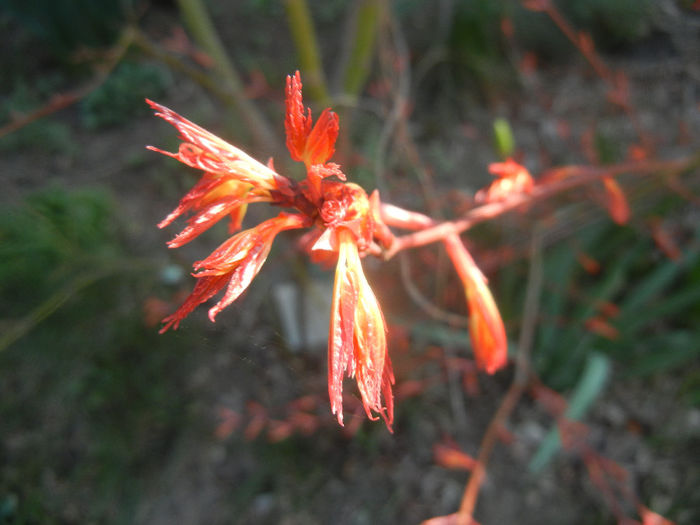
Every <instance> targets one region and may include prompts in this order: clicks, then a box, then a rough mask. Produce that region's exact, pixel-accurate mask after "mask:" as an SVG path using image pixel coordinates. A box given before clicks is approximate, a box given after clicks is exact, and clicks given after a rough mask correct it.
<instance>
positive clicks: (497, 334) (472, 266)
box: [444, 234, 508, 374]
mask: <svg viewBox="0 0 700 525" xmlns="http://www.w3.org/2000/svg"><path fill="white" fill-rule="evenodd" d="M444 243H445V247H446V249H447V254H448V255H449V257H450V259H451V260H452V264H454V266H455V269H456V270H457V273H458V274H459V277H460V279H461V280H462V284H463V286H464V290H465V292H466V296H467V306H468V307H469V334H470V336H471V341H472V346H473V348H474V355H475V356H476V362H477V365H478V366H479V368H482V369H484V370H486V371H487V372H488V373H489V374H493V373H494V372H495V371H496V370H498V369H499V368H502V367H504V366H505V365H506V363H507V361H508V342H507V340H506V332H505V327H504V326H503V320H502V319H501V314H500V312H499V311H498V307H497V306H496V303H495V301H494V300H493V296H492V295H491V291H490V290H489V288H488V286H487V284H486V277H484V275H483V274H482V273H481V270H479V268H478V267H477V266H476V263H475V262H474V259H472V257H471V255H470V254H469V252H468V251H467V249H466V248H465V246H464V244H463V243H462V240H461V239H460V238H459V236H458V235H456V234H452V235H448V236H447V237H446V238H445V239H444Z"/></svg>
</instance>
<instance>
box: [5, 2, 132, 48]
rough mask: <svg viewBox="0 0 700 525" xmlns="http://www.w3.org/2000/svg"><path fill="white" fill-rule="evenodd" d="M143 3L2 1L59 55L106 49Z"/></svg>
mask: <svg viewBox="0 0 700 525" xmlns="http://www.w3.org/2000/svg"><path fill="white" fill-rule="evenodd" d="M140 3H141V0H31V1H29V2H27V1H24V0H0V13H3V12H4V13H8V14H9V15H11V16H12V17H13V18H15V19H16V20H17V21H18V22H19V23H21V24H22V25H23V26H24V27H25V28H26V29H27V30H29V31H31V32H32V33H33V34H34V35H35V36H37V37H38V38H40V39H42V40H43V41H45V42H46V43H47V44H48V45H49V49H50V50H51V51H52V52H54V53H56V54H57V55H59V56H65V55H66V54H68V53H70V52H72V51H75V50H76V49H78V48H80V47H105V46H108V45H110V44H111V43H112V42H114V40H115V39H116V37H117V34H118V32H119V29H120V27H121V26H122V25H123V24H124V23H125V21H126V20H127V18H128V16H129V14H130V13H133V12H134V11H135V10H136V8H137V6H138V5H139V4H140Z"/></svg>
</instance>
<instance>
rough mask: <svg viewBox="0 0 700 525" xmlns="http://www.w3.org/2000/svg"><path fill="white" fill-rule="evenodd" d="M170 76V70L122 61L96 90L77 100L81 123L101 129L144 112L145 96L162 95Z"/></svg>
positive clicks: (145, 63) (155, 96)
mask: <svg viewBox="0 0 700 525" xmlns="http://www.w3.org/2000/svg"><path fill="white" fill-rule="evenodd" d="M171 81H172V79H171V76H170V74H169V72H168V71H167V70H166V69H164V68H162V67H160V66H157V65H154V64H151V63H147V62H143V63H141V62H122V63H121V64H119V66H118V67H117V68H116V69H115V70H114V72H113V73H112V74H111V75H110V76H109V77H108V78H107V80H106V81H105V82H104V84H102V85H101V86H100V87H99V88H97V89H96V90H95V91H93V92H92V93H90V94H89V95H88V96H86V97H85V98H84V99H83V100H82V101H81V103H80V110H81V114H82V120H83V123H84V125H85V126H86V127H87V128H89V129H100V128H104V127H107V126H114V125H117V124H123V123H126V122H128V121H129V120H130V119H131V118H133V117H134V116H136V115H146V114H148V113H149V108H148V106H147V105H146V103H145V102H144V99H145V98H157V97H160V96H162V95H163V93H164V92H165V90H166V88H167V87H168V86H169V85H170V83H171Z"/></svg>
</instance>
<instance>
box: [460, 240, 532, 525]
mask: <svg viewBox="0 0 700 525" xmlns="http://www.w3.org/2000/svg"><path fill="white" fill-rule="evenodd" d="M541 248H542V235H541V233H540V231H539V229H538V228H537V227H536V228H535V230H534V233H533V237H532V244H531V253H530V255H531V257H530V271H529V275H528V281H527V291H526V293H525V306H524V313H523V322H522V326H521V329H520V339H519V341H518V355H517V357H516V360H515V377H514V378H513V382H512V383H511V385H510V388H509V389H508V392H506V395H505V397H504V398H503V401H501V405H500V406H499V407H498V410H497V411H496V414H495V415H494V416H493V419H491V422H490V423H489V426H488V429H487V430H486V433H485V434H484V437H483V439H482V440H481V445H480V446H479V456H478V457H477V461H476V464H475V466H474V469H473V470H472V473H471V476H470V477H469V482H468V483H467V486H466V488H465V489H464V496H463V497H462V503H461V505H460V507H459V512H457V516H456V524H457V525H470V524H471V523H472V521H473V519H472V516H473V514H474V508H475V507H476V501H477V498H478V496H479V490H480V489H481V485H482V483H483V481H484V477H485V475H486V466H487V465H488V462H489V459H490V457H491V452H492V451H493V447H494V446H495V444H496V441H497V439H498V433H499V431H500V429H501V427H502V426H503V425H504V424H505V422H506V421H507V419H508V418H509V417H510V414H511V413H512V412H513V410H514V409H515V407H516V405H517V404H518V401H519V400H520V397H521V396H522V394H523V392H524V390H525V387H526V386H527V383H528V379H529V373H530V372H529V371H530V351H531V349H532V343H533V341H534V335H535V325H536V322H537V316H538V311H539V301H540V293H541V290H542V258H541Z"/></svg>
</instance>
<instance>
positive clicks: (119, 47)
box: [0, 27, 136, 138]
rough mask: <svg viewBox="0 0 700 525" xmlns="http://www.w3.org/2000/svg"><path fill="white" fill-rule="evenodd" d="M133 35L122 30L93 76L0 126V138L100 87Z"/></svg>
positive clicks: (120, 58)
mask: <svg viewBox="0 0 700 525" xmlns="http://www.w3.org/2000/svg"><path fill="white" fill-rule="evenodd" d="M135 35H136V30H135V29H134V28H132V27H127V28H126V29H125V30H124V31H123V32H122V34H121V36H120V37H119V40H117V43H116V44H115V45H114V47H112V48H111V49H109V50H108V51H107V61H106V62H104V63H102V64H100V65H98V66H97V67H96V69H97V75H95V77H94V78H93V79H92V80H91V81H90V82H88V83H87V84H85V85H84V86H81V87H79V88H77V89H75V90H73V91H69V92H67V93H59V94H56V95H54V96H53V97H51V99H50V100H49V102H48V103H47V104H45V105H44V106H42V107H40V108H39V109H36V110H34V111H32V112H31V113H27V114H26V115H23V116H21V117H19V118H16V119H14V120H12V121H11V122H10V123H8V124H5V125H4V126H2V127H0V138H2V137H4V136H5V135H9V134H10V133H13V132H15V131H17V130H18V129H20V128H23V127H24V126H27V125H29V124H31V123H32V122H34V121H36V120H39V119H41V118H43V117H46V116H48V115H51V114H52V113H55V112H57V111H60V110H62V109H64V108H67V107H68V106H70V105H72V104H75V103H76V102H78V101H79V100H81V99H82V98H84V97H86V96H87V95H89V94H90V93H91V92H92V91H94V90H95V89H97V88H98V87H100V86H101V85H102V84H103V83H104V82H105V80H107V77H109V75H110V73H111V72H112V71H113V70H114V68H115V67H116V66H117V64H119V62H121V60H122V58H124V55H125V54H126V52H127V51H128V49H129V47H130V46H131V45H132V43H133V42H134V38H135Z"/></svg>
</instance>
